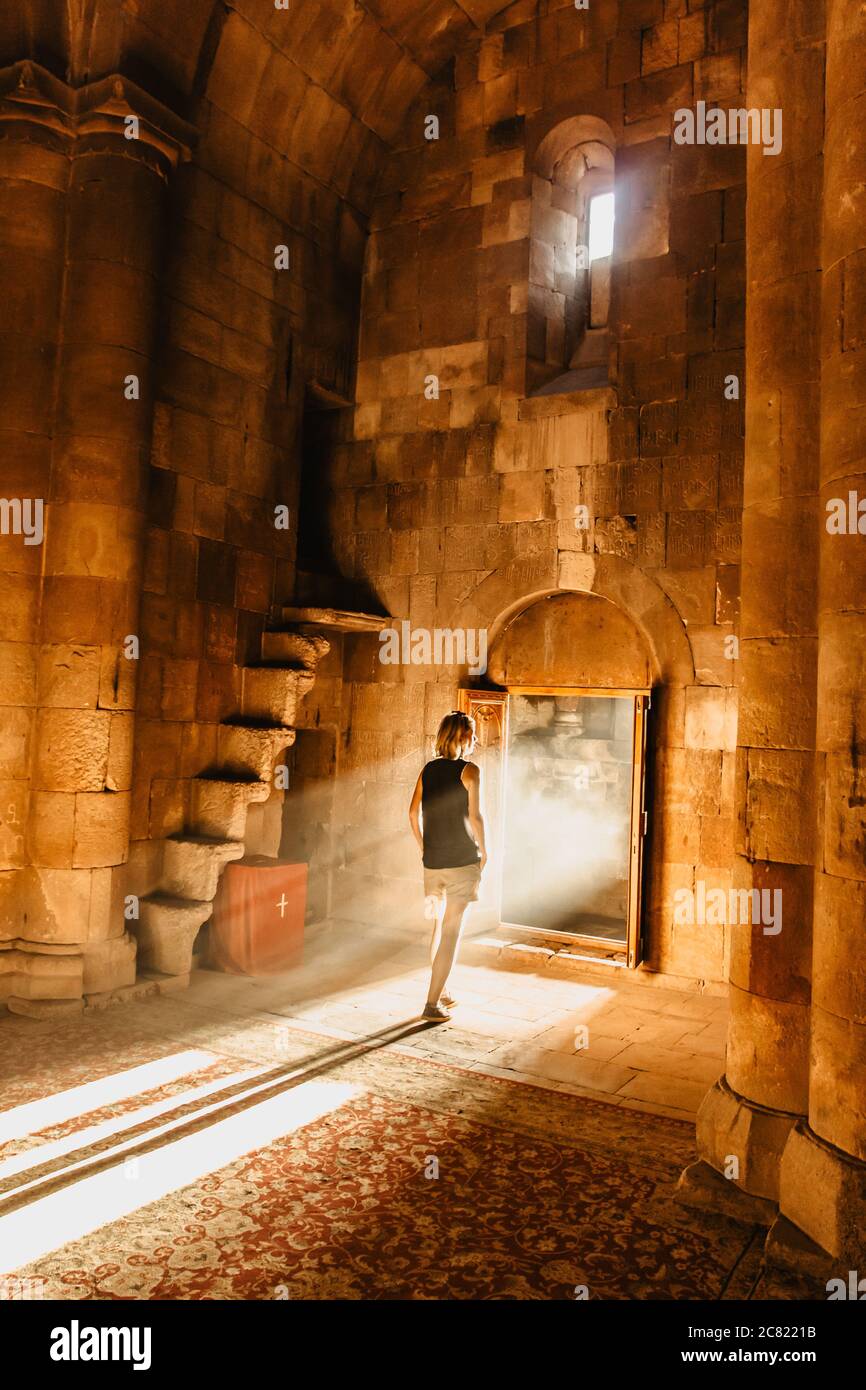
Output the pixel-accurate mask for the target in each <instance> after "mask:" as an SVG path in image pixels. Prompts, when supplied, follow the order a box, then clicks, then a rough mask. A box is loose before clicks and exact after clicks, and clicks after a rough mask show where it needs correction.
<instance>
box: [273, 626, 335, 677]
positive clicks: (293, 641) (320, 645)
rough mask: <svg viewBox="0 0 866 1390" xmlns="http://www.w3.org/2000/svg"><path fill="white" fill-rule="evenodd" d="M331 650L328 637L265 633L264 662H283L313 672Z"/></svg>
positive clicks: (291, 633) (298, 633)
mask: <svg viewBox="0 0 866 1390" xmlns="http://www.w3.org/2000/svg"><path fill="white" fill-rule="evenodd" d="M330 650H331V644H330V642H329V641H328V639H327V638H326V637H320V636H318V635H317V634H310V635H307V634H306V633H303V632H263V633H262V660H263V661H281V662H284V663H285V664H286V665H292V666H304V667H306V669H307V670H308V671H313V670H315V668H316V667H317V666H318V664H319V662H320V661H321V660H322V658H323V657H324V656H327V654H328V652H329V651H330Z"/></svg>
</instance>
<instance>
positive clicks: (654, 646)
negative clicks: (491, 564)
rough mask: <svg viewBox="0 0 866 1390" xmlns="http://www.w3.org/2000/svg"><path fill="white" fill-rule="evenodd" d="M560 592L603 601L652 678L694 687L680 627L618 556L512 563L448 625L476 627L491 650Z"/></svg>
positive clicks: (641, 575)
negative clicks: (634, 635)
mask: <svg viewBox="0 0 866 1390" xmlns="http://www.w3.org/2000/svg"><path fill="white" fill-rule="evenodd" d="M562 593H583V594H592V595H594V596H597V597H598V598H601V599H608V600H609V601H610V602H611V603H612V604H614V605H615V606H616V607H617V608H618V609H619V610H621V612H622V614H623V616H624V617H625V618H626V619H628V620H630V621H631V622H632V623H633V624H634V626H635V628H636V629H637V631H638V632H639V633H640V635H641V637H642V639H643V641H644V642H645V644H646V647H647V649H648V653H649V661H650V669H651V679H650V680H649V681H648V682H646V684H655V683H657V682H661V683H662V684H664V685H667V686H685V685H693V684H694V683H695V666H694V660H693V658H692V649H691V644H690V642H689V638H688V633H687V631H686V628H685V625H684V623H683V621H682V619H681V618H680V616H679V614H678V612H677V610H676V608H675V607H674V605H673V603H672V602H671V600H670V599H669V598H668V596H667V594H666V593H665V592H664V591H663V590H662V589H661V588H660V587H659V585H658V584H657V583H656V582H655V580H654V579H652V578H651V576H650V575H648V574H646V573H645V571H644V570H641V569H639V568H638V566H637V565H633V564H631V563H630V562H629V561H628V560H625V559H623V558H622V557H621V556H619V555H584V554H579V553H570V552H560V555H559V562H558V564H557V560H556V558H555V557H552V558H551V560H549V561H531V560H523V561H517V562H516V563H515V564H511V565H506V566H503V568H501V569H498V570H493V571H492V572H491V573H490V574H489V575H487V577H486V578H485V579H483V580H482V581H481V583H480V584H479V585H477V587H476V588H475V589H474V590H473V591H472V592H471V593H470V594H468V595H467V597H466V599H465V600H464V601H463V602H462V603H461V604H460V606H459V607H458V609H457V611H456V612H455V613H454V615H453V617H452V619H451V623H450V626H451V627H452V628H458V627H474V628H481V629H484V630H486V632H487V649H488V652H492V651H493V649H494V647H495V644H496V642H497V640H498V638H499V636H500V634H501V633H502V631H503V630H504V629H505V628H506V627H507V626H508V625H509V624H510V623H512V622H513V621H514V619H515V618H516V617H517V616H518V614H520V613H522V612H524V611H525V610H526V609H528V608H530V607H531V606H532V605H533V604H535V603H537V602H538V601H539V600H540V599H544V598H548V597H551V596H553V595H556V594H562Z"/></svg>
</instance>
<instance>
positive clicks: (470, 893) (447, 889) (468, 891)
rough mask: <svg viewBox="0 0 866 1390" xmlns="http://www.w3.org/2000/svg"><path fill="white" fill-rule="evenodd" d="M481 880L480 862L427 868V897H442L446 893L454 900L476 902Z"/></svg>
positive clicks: (425, 877)
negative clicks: (447, 867) (450, 867)
mask: <svg viewBox="0 0 866 1390" xmlns="http://www.w3.org/2000/svg"><path fill="white" fill-rule="evenodd" d="M480 882H481V866H480V865H479V864H461V865H460V866H459V868H456V869H425V870H424V896H425V898H432V897H436V898H441V897H442V895H443V894H444V895H445V896H446V897H447V898H449V899H451V900H452V901H453V900H454V899H455V898H457V899H459V900H460V902H464V903H474V902H476V901H477V899H478V885H479V883H480Z"/></svg>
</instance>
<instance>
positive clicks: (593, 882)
mask: <svg viewBox="0 0 866 1390" xmlns="http://www.w3.org/2000/svg"><path fill="white" fill-rule="evenodd" d="M488 680H489V681H490V682H492V683H495V686H496V687H497V688H495V689H487V690H483V691H482V690H468V689H467V690H464V691H463V692H462V705H463V708H465V709H466V710H467V711H468V712H470V713H472V714H473V716H474V717H475V719H476V725H477V728H478V733H479V742H480V746H481V749H482V758H483V761H484V771H485V782H486V787H487V790H486V795H485V800H486V812H487V816H488V819H489V821H490V829H491V833H490V834H489V836H488V839H489V842H490V844H491V848H492V849H493V854H492V856H491V858H492V863H491V868H492V873H491V874H490V875H489V876H488V888H487V897H486V902H485V906H486V907H487V909H488V911H489V912H492V913H493V914H494V915H495V916H496V918H497V920H498V921H499V922H500V923H501V924H502V925H505V926H510V927H517V928H519V929H521V930H524V931H527V932H529V933H531V934H536V935H542V936H553V937H557V938H560V939H562V938H566V939H568V940H569V941H571V942H573V943H574V945H575V947H576V948H579V949H580V950H586V951H590V952H591V953H592V954H593V955H594V956H601V957H602V958H604V959H608V960H609V961H611V963H613V964H618V965H627V966H629V967H632V968H633V967H634V966H636V965H638V964H639V962H640V960H641V955H642V951H641V942H642V912H641V907H642V901H641V897H642V894H641V890H642V877H643V872H642V871H643V838H644V833H645V830H646V807H645V767H646V727H647V710H648V707H649V700H650V690H651V686H652V682H653V663H652V658H651V654H650V651H649V649H648V647H647V644H646V642H645V639H644V638H643V636H642V634H641V633H640V631H639V629H638V628H637V627H636V625H635V624H634V622H633V621H632V620H631V618H630V617H629V616H628V615H627V614H626V613H624V612H623V610H622V609H620V608H618V607H617V606H616V605H615V604H613V603H612V602H610V601H609V600H607V599H605V598H602V597H601V596H599V595H597V594H587V593H555V594H550V595H547V596H546V597H543V598H540V599H538V600H537V601H535V602H533V603H531V604H530V605H529V606H528V607H526V608H524V609H523V610H522V611H519V612H518V613H517V614H516V615H515V616H514V617H512V618H511V620H510V621H508V622H507V623H506V624H505V625H504V626H503V627H502V628H501V629H500V631H499V632H498V634H497V636H496V637H495V639H494V642H493V646H492V648H491V651H490V656H489V663H488Z"/></svg>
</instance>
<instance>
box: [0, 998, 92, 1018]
mask: <svg viewBox="0 0 866 1390" xmlns="http://www.w3.org/2000/svg"><path fill="white" fill-rule="evenodd" d="M6 1007H7V1009H8V1010H9V1012H10V1013H11V1014H23V1015H24V1016H25V1018H57V1017H58V1015H61V1014H80V1013H81V1011H82V1010H83V1008H84V1000H83V999H21V998H19V997H18V996H17V995H14V994H10V996H9V998H8V999H7V1000H6Z"/></svg>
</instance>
